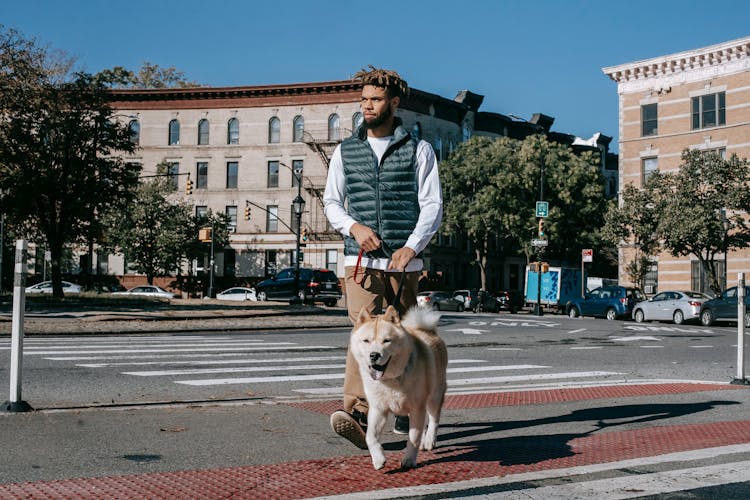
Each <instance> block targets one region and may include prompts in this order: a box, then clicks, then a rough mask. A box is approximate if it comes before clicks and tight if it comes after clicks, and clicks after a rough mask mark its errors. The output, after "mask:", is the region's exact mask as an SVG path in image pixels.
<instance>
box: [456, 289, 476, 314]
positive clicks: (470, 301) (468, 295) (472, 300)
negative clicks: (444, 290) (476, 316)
mask: <svg viewBox="0 0 750 500" xmlns="http://www.w3.org/2000/svg"><path fill="white" fill-rule="evenodd" d="M451 296H452V297H453V298H454V299H458V300H463V302H464V309H465V310H467V311H473V310H474V308H475V307H476V306H477V301H478V300H479V290H476V289H469V290H466V289H464V290H453V293H452V294H451ZM459 296H461V297H463V299H459Z"/></svg>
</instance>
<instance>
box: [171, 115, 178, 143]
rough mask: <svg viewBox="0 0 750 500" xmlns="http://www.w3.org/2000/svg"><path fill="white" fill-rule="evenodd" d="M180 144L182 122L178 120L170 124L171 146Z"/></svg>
mask: <svg viewBox="0 0 750 500" xmlns="http://www.w3.org/2000/svg"><path fill="white" fill-rule="evenodd" d="M179 143H180V122H178V121H177V120H172V121H170V122H169V144H170V145H174V144H179Z"/></svg>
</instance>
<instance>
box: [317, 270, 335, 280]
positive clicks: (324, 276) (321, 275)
mask: <svg viewBox="0 0 750 500" xmlns="http://www.w3.org/2000/svg"><path fill="white" fill-rule="evenodd" d="M314 275H315V280H316V281H320V282H322V283H334V282H336V281H338V280H339V279H338V278H337V277H336V273H334V272H333V271H328V270H325V269H322V270H319V271H315V273H314Z"/></svg>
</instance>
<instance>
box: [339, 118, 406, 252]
mask: <svg viewBox="0 0 750 500" xmlns="http://www.w3.org/2000/svg"><path fill="white" fill-rule="evenodd" d="M416 152H417V141H415V140H414V139H413V138H412V137H411V135H410V134H409V132H407V131H406V129H405V128H404V127H403V124H402V122H401V119H400V118H396V130H395V131H394V134H393V139H392V140H391V142H390V144H388V149H387V150H386V152H385V154H384V155H383V158H382V160H381V162H380V164H378V159H377V157H376V156H375V153H374V152H373V150H372V148H371V147H370V144H369V143H368V142H367V131H366V130H365V129H364V127H360V128H358V129H357V130H356V131H355V133H354V135H352V136H351V137H349V138H348V139H346V140H344V141H343V142H342V143H341V157H342V160H343V164H344V178H345V184H346V194H347V197H348V211H349V215H351V216H352V217H353V218H354V219H356V220H357V221H359V222H360V223H362V224H364V225H366V226H368V227H370V228H372V229H373V230H374V231H375V232H376V233H377V234H378V235H379V236H380V239H381V240H382V241H383V245H382V246H381V247H380V248H379V249H378V250H376V251H374V252H368V254H367V255H368V256H369V257H372V258H390V256H391V255H392V254H393V252H394V251H395V250H398V249H399V248H401V247H403V246H404V244H406V240H407V239H408V238H409V236H410V235H411V233H412V231H413V230H414V227H415V226H416V225H417V219H418V218H419V200H418V197H417V176H416V164H417V161H416ZM358 253H359V245H358V244H357V241H356V240H355V239H354V238H352V237H351V236H347V237H345V238H344V254H345V255H357V254H358Z"/></svg>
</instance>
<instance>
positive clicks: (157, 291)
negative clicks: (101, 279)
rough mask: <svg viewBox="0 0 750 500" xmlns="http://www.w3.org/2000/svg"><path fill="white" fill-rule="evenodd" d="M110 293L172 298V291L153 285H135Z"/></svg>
mask: <svg viewBox="0 0 750 500" xmlns="http://www.w3.org/2000/svg"><path fill="white" fill-rule="evenodd" d="M112 295H142V296H146V297H162V298H165V299H173V298H174V294H173V293H172V292H168V291H166V290H164V289H163V288H161V287H158V286H155V285H141V286H136V287H134V288H131V289H130V290H127V291H125V292H115V293H113V294H112Z"/></svg>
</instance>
